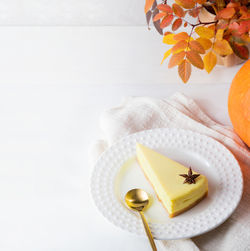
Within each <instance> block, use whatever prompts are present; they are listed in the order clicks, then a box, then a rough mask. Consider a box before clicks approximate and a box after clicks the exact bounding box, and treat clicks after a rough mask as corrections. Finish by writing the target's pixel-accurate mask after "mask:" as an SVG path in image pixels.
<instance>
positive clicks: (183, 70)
mask: <svg viewBox="0 0 250 251" xmlns="http://www.w3.org/2000/svg"><path fill="white" fill-rule="evenodd" d="M191 70H192V69H191V64H190V63H189V62H188V61H187V60H186V59H184V60H183V61H182V62H181V63H180V64H179V66H178V73H179V76H180V77H181V79H182V81H183V82H184V83H187V81H188V80H189V78H190V75H191Z"/></svg>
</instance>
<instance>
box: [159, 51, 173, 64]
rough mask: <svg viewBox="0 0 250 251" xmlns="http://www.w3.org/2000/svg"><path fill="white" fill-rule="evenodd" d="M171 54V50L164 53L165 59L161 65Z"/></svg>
mask: <svg viewBox="0 0 250 251" xmlns="http://www.w3.org/2000/svg"><path fill="white" fill-rule="evenodd" d="M170 54H171V49H169V50H167V51H166V52H165V53H164V57H163V59H162V61H161V64H163V62H164V61H165V59H166V58H168V57H169V55H170Z"/></svg>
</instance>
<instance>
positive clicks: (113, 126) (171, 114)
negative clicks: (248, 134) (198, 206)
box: [90, 93, 250, 251]
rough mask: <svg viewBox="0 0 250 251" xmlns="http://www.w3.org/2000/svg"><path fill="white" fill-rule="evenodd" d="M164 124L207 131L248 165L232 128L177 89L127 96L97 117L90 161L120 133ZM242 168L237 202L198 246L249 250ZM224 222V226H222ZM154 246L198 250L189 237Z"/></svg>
mask: <svg viewBox="0 0 250 251" xmlns="http://www.w3.org/2000/svg"><path fill="white" fill-rule="evenodd" d="M164 127H169V128H182V129H188V130H191V131H194V132H198V133H201V134H204V135H207V136H208V137H211V138H213V139H215V140H217V141H219V142H220V143H222V144H223V145H225V146H226V147H227V148H228V149H229V150H230V151H231V152H232V153H233V154H234V155H235V156H236V158H237V159H238V160H239V161H240V163H242V165H245V166H250V152H249V150H248V148H247V146H246V145H245V144H244V143H243V142H242V140H241V139H240V138H239V137H238V136H237V135H236V133H235V132H234V131H233V129H232V128H231V127H229V126H224V125H221V124H219V123H217V122H215V121H214V120H212V119H211V118H209V117H208V116H207V115H206V114H205V113H204V112H203V111H202V110H201V109H200V107H199V106H198V105H197V104H196V103H195V101H194V100H193V99H191V98H188V97H186V96H184V95H183V94H181V93H175V94H174V95H173V96H171V97H170V98H166V99H156V98H149V97H129V98H126V99H125V100H124V101H123V102H122V104H121V105H120V106H119V107H115V108H112V109H110V110H108V111H106V112H105V113H104V114H103V115H102V116H101V119H100V128H101V130H102V132H103V134H104V135H103V137H104V139H102V140H98V141H97V142H95V144H94V145H93V147H92V149H91V151H90V161H91V162H92V163H94V162H95V161H96V159H97V158H98V156H99V155H100V154H101V153H102V152H103V151H104V150H105V149H106V148H107V147H109V146H110V145H112V144H113V143H114V142H116V141H117V140H119V139H121V138H122V137H124V136H127V135H129V134H132V133H135V132H139V131H142V130H147V129H153V128H164ZM244 170H245V173H244V174H245V177H244V178H245V180H244V181H245V185H246V183H247V184H248V187H247V188H245V190H244V193H243V199H242V201H241V205H240V206H239V208H238V209H237V210H236V213H235V214H233V216H232V217H231V218H230V219H229V220H228V221H227V222H226V223H225V224H223V225H222V227H220V228H217V229H215V230H213V231H211V232H210V233H209V234H210V235H211V236H212V238H210V239H207V238H205V237H204V236H205V235H203V236H201V237H198V238H196V239H195V242H196V244H197V245H198V246H199V247H200V248H201V249H202V250H203V249H204V250H217V251H219V250H223V251H224V250H240V251H242V250H244V251H245V250H250V217H249V216H250V213H249V210H248V206H247V205H249V203H250V192H249V190H250V186H249V185H250V184H249V181H250V172H249V171H248V168H247V167H245V168H244ZM235 215H236V216H235ZM234 216H235V217H234ZM236 220H237V222H235V221H236ZM228 222H230V223H229V224H228ZM224 225H227V226H228V227H227V228H226V229H224V228H223V226H224ZM243 226H244V227H243ZM211 233H212V234H211ZM217 234H218V236H220V237H217ZM223 234H224V237H223V238H222V235H223ZM242 238H243V239H244V241H243V242H242V241H241V239H242ZM222 240H224V242H222ZM226 242H227V243H226ZM158 246H159V247H160V246H161V247H162V248H163V250H177V251H178V250H187V251H189V250H190V251H193V250H194V251H196V250H199V248H198V247H197V246H196V245H195V244H194V242H193V241H191V240H178V241H177V240H176V241H158ZM225 247H226V248H225ZM230 247H234V248H233V249H231V248H230Z"/></svg>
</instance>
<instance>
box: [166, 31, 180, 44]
mask: <svg viewBox="0 0 250 251" xmlns="http://www.w3.org/2000/svg"><path fill="white" fill-rule="evenodd" d="M174 35H175V34H172V33H170V34H167V35H166V36H164V37H163V43H165V44H176V43H177V41H176V40H174V38H173V37H174Z"/></svg>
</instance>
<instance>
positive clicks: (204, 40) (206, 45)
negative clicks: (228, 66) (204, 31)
mask: <svg viewBox="0 0 250 251" xmlns="http://www.w3.org/2000/svg"><path fill="white" fill-rule="evenodd" d="M196 41H197V42H199V43H200V44H201V45H202V47H203V48H204V50H208V49H209V48H211V46H212V42H211V40H209V39H207V38H203V37H199V38H197V39H196Z"/></svg>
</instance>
